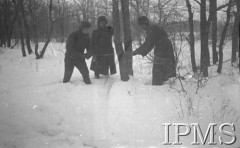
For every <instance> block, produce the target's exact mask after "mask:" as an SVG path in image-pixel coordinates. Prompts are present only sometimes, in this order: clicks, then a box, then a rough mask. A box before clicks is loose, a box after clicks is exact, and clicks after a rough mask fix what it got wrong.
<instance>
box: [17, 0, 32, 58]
mask: <svg viewBox="0 0 240 148" xmlns="http://www.w3.org/2000/svg"><path fill="white" fill-rule="evenodd" d="M23 2H24V0H19V3H20V5H19V6H20V11H21V18H22V19H23V23H24V27H25V35H26V45H27V50H28V54H32V48H31V40H30V28H29V25H28V22H27V18H26V15H25V10H24V5H23Z"/></svg>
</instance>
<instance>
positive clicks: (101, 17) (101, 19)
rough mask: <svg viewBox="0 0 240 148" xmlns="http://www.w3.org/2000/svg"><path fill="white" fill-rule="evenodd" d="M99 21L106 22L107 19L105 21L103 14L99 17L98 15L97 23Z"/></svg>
mask: <svg viewBox="0 0 240 148" xmlns="http://www.w3.org/2000/svg"><path fill="white" fill-rule="evenodd" d="M101 21H104V22H106V23H107V22H108V21H107V18H106V17H105V16H99V17H98V23H100V22H101Z"/></svg>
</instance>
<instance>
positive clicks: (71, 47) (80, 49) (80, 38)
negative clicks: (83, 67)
mask: <svg viewBox="0 0 240 148" xmlns="http://www.w3.org/2000/svg"><path fill="white" fill-rule="evenodd" d="M85 49H86V50H87V54H90V36H89V34H84V33H82V32H81V31H80V30H78V31H76V32H73V33H71V34H70V35H69V37H68V39H67V43H66V53H65V56H66V58H72V59H78V58H81V59H85V56H84V52H85Z"/></svg>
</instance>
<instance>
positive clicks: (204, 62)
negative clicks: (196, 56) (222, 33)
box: [200, 0, 210, 77]
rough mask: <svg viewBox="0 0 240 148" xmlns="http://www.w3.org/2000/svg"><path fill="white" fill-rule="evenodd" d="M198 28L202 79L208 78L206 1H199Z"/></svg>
mask: <svg viewBox="0 0 240 148" xmlns="http://www.w3.org/2000/svg"><path fill="white" fill-rule="evenodd" d="M200 7H201V10H200V11H201V12H200V19H201V22H200V28H201V33H200V34H201V72H202V73H203V76H204V77H207V76H208V66H209V64H210V63H209V49H208V27H207V26H208V22H207V18H206V11H207V9H206V0H201V4H200Z"/></svg>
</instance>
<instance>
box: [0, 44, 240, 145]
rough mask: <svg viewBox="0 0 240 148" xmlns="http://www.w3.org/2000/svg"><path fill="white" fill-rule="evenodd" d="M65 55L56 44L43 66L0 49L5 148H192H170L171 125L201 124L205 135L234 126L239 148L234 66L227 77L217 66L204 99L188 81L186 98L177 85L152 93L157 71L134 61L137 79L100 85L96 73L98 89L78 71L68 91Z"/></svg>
mask: <svg viewBox="0 0 240 148" xmlns="http://www.w3.org/2000/svg"><path fill="white" fill-rule="evenodd" d="M63 47H64V45H62V44H58V43H51V44H50V46H49V47H48V49H47V53H46V55H45V57H44V58H43V59H40V60H36V59H35V57H34V55H30V56H28V57H25V58H23V57H21V50H20V48H16V49H1V51H2V53H1V54H0V81H1V83H0V148H12V147H16V148H80V147H94V148H96V147H97V148H140V147H142V148H157V147H167V148H168V147H182V148H183V147H184V148H185V147H193V146H191V144H190V143H191V142H192V141H193V137H192V134H190V136H188V137H183V138H181V142H183V145H182V146H164V145H163V144H162V143H163V142H164V128H163V126H162V124H163V123H166V122H167V123H174V122H177V123H179V122H180V123H181V122H184V123H189V124H190V123H194V122H198V123H200V124H201V126H202V128H203V131H204V132H205V131H206V128H207V125H208V124H209V123H211V122H216V123H218V125H219V124H220V123H222V122H230V123H231V122H234V123H235V125H236V128H237V129H236V132H235V134H236V135H237V138H238V140H237V142H236V143H235V145H234V146H229V147H240V141H239V139H240V126H239V125H240V119H239V117H240V108H239V106H240V101H239V96H240V84H239V83H240V77H239V73H238V71H237V69H235V68H232V67H231V66H230V63H229V62H228V63H225V64H224V71H223V73H222V74H221V75H218V74H217V73H215V71H216V66H213V67H211V68H210V71H211V72H210V74H211V78H210V79H209V80H208V81H207V82H206V85H205V86H204V87H203V88H200V89H199V91H198V94H195V92H196V84H195V83H193V82H194V81H195V80H193V79H192V75H188V76H187V80H188V81H190V82H188V83H187V82H185V81H183V84H184V87H185V89H186V90H187V92H188V93H183V92H179V91H178V90H180V88H181V87H180V83H179V81H178V80H176V82H175V84H173V85H171V86H170V83H169V82H168V83H166V85H163V86H151V85H148V84H149V82H150V80H151V64H149V62H148V61H147V60H140V59H142V58H141V57H137V58H134V72H135V75H134V77H131V79H130V80H129V81H128V82H121V81H120V80H119V75H115V76H110V77H101V79H100V80H97V79H94V77H93V73H92V72H91V75H90V77H91V80H92V82H93V84H92V85H85V84H84V83H83V82H82V78H81V76H80V75H79V72H78V71H77V70H75V71H74V74H73V77H72V80H71V83H69V84H62V83H61V81H62V77H63V70H64V69H63V68H64V61H63V59H64V48H63ZM184 52H186V54H183V55H185V57H184V56H183V57H181V58H182V60H183V61H184V60H186V61H185V62H183V63H185V65H186V67H189V65H188V64H189V59H188V58H186V57H188V56H189V53H188V51H187V50H184ZM227 53H228V52H227ZM229 55H230V54H226V56H229ZM225 59H227V57H226V58H225ZM143 61H144V62H143ZM89 63H90V60H89V61H88V65H89ZM183 73H184V71H183ZM190 103H192V105H191V106H190V105H189V104H190ZM189 106H190V107H192V108H189ZM190 114H191V115H190ZM170 133H171V135H170V139H171V141H173V140H174V131H173V130H170ZM218 134H219V133H216V135H217V136H216V137H217V138H218ZM217 138H216V141H217V142H218V139H217ZM199 147H207V146H199ZM215 147H220V145H217V146H215ZM222 147H227V146H222Z"/></svg>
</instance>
